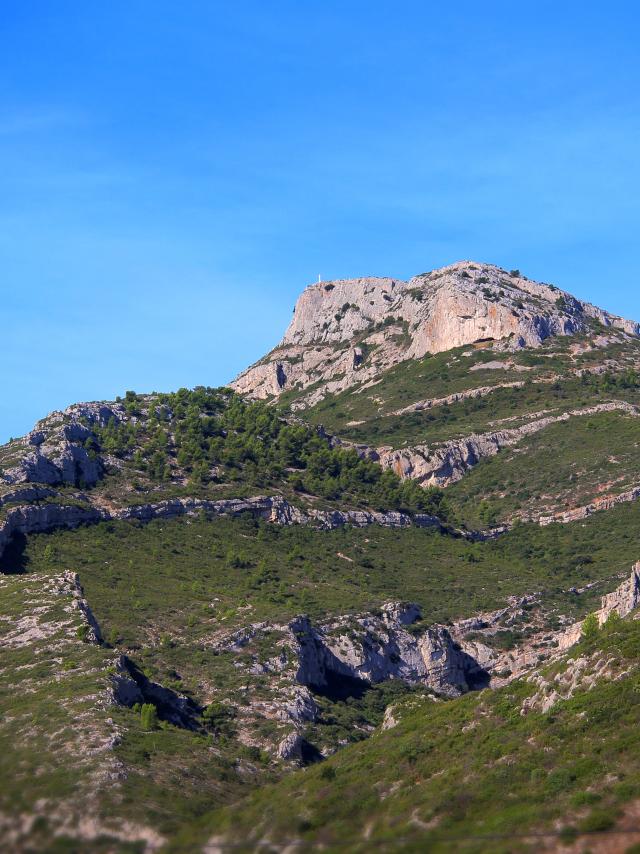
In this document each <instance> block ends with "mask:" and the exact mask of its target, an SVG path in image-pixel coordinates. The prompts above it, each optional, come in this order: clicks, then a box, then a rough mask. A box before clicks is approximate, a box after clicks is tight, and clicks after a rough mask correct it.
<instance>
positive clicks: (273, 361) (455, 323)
mask: <svg viewBox="0 0 640 854" xmlns="http://www.w3.org/2000/svg"><path fill="white" fill-rule="evenodd" d="M592 321H597V322H599V323H600V324H602V325H604V326H609V327H616V328H617V329H620V330H621V331H622V332H624V333H626V334H628V335H633V336H637V335H638V334H639V333H640V326H639V325H638V324H637V323H635V322H633V321H629V320H624V319H623V318H620V317H617V316H614V315H611V314H609V313H608V312H606V311H603V310H602V309H599V308H596V307H595V306H593V305H590V304H589V303H583V302H581V301H579V300H577V299H575V298H574V297H573V296H571V295H570V294H568V293H566V292H565V291H561V290H559V289H558V288H556V287H554V286H552V285H546V284H540V283H537V282H532V281H530V280H529V279H527V278H524V277H523V276H521V275H519V274H517V271H513V273H512V274H511V273H507V272H506V271H504V270H501V269H500V268H499V267H495V266H492V265H483V264H475V263H472V262H468V261H461V262H458V263H455V264H452V265H450V266H448V267H443V268H442V269H439V270H434V271H433V272H431V273H423V274H421V275H418V276H415V277H414V278H412V279H410V280H409V281H400V280H397V279H389V278H362V279H346V280H339V281H333V282H319V283H317V284H313V285H310V286H309V287H308V288H306V289H305V290H304V291H303V293H302V294H301V296H300V297H299V299H298V302H297V304H296V307H295V310H294V316H293V319H292V321H291V323H290V325H289V328H288V329H287V331H286V333H285V335H284V338H283V339H282V341H281V343H280V344H279V345H278V346H277V347H276V348H275V349H274V350H273V351H272V352H271V353H269V354H268V355H267V356H265V357H264V359H262V360H261V361H260V362H258V363H256V364H255V365H253V366H251V367H250V368H248V369H247V370H246V371H244V373H242V374H241V375H240V376H239V377H238V378H237V379H236V380H235V382H234V383H233V386H234V388H235V389H236V390H237V391H238V392H240V393H243V394H250V395H253V396H255V397H259V398H267V397H271V396H279V395H280V394H282V393H283V392H284V391H290V390H292V389H298V390H302V389H305V388H307V387H308V386H310V385H313V384H315V383H321V384H322V387H321V388H314V389H313V392H312V394H311V396H310V397H309V398H308V400H307V401H306V402H308V403H313V402H315V401H316V400H318V399H320V397H322V395H323V394H325V393H327V392H337V391H341V390H343V389H345V388H348V387H350V386H352V385H353V384H355V383H356V382H362V381H366V380H369V379H372V378H373V377H375V376H376V375H377V374H378V373H379V372H380V371H382V370H385V369H387V368H389V367H391V366H392V365H394V364H397V363H398V362H401V361H403V360H405V359H416V358H421V357H422V356H424V355H426V354H427V353H438V352H442V351H444V350H449V349H451V348H453V347H459V346H463V345H468V344H472V343H476V342H482V341H487V340H493V341H501V342H503V343H504V346H505V348H512V349H517V348H521V347H525V346H526V347H537V346H539V345H540V344H541V343H542V341H544V340H545V339H546V338H548V337H550V336H553V335H572V334H575V333H577V332H581V331H584V330H586V329H587V328H588V326H589V323H590V322H592Z"/></svg>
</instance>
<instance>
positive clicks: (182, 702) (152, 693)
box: [111, 655, 199, 729]
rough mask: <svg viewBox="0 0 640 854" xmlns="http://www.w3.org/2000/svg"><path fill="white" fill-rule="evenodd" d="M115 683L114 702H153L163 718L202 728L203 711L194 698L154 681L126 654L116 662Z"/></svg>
mask: <svg viewBox="0 0 640 854" xmlns="http://www.w3.org/2000/svg"><path fill="white" fill-rule="evenodd" d="M111 686H112V687H111V691H112V699H113V702H115V703H118V704H119V705H122V706H133V705H135V704H136V703H141V704H142V703H153V705H154V706H155V707H156V708H157V710H158V715H159V716H160V717H161V718H162V719H163V720H167V721H170V722H171V723H172V724H175V726H179V727H184V728H186V729H196V728H197V727H198V720H197V717H198V711H199V710H198V707H197V706H196V705H195V703H194V702H193V700H190V699H189V698H188V697H185V696H184V695H183V694H179V693H177V692H176V691H172V690H171V689H170V688H165V687H164V686H163V685H159V684H158V683H157V682H152V681H151V680H150V679H148V678H147V677H146V676H145V675H144V673H143V672H142V671H141V670H140V669H139V668H138V667H137V666H136V665H135V664H134V663H133V661H131V659H130V658H128V657H127V656H126V655H121V656H120V657H119V658H118V660H117V662H116V665H115V673H113V674H112V675H111Z"/></svg>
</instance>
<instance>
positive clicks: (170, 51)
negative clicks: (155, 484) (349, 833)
mask: <svg viewBox="0 0 640 854" xmlns="http://www.w3.org/2000/svg"><path fill="white" fill-rule="evenodd" d="M446 5H447V4H444V3H425V2H423V0H421V2H411V0H405V2H403V3H396V4H392V3H389V2H378V0H366V2H359V0H348V2H344V0H339V2H335V0H322V2H313V3H312V2H308V3H307V2H299V0H297V2H278V0H269V2H264V0H251V1H250V2H249V1H248V2H242V0H239V2H235V3H231V2H224V3H222V2H215V0H202V2H195V0H181V2H179V3H178V2H174V0H171V2H168V0H108V2H82V0H73V2H71V0H56V2H49V0H28V2H25V0H4V2H2V4H1V9H0V262H1V268H0V269H1V277H2V278H1V279H0V289H1V299H0V306H1V309H0V311H1V327H0V328H1V337H0V347H1V350H2V374H1V375H2V386H3V388H2V395H0V440H4V439H6V438H8V436H9V435H18V434H20V433H23V432H25V431H26V430H27V429H29V428H30V426H31V424H32V423H33V421H35V420H36V419H37V418H38V417H41V416H42V415H44V414H46V413H47V412H48V411H50V410H52V409H55V408H62V407H64V406H66V405H68V404H69V403H71V402H73V401H76V400H87V399H100V398H112V397H113V396H115V395H116V394H118V393H123V392H124V391H125V390H126V389H127V388H133V389H135V390H138V391H148V390H152V389H159V390H160V389H161V390H170V389H174V388H177V387H179V386H181V385H187V386H193V385H196V384H207V385H217V384H221V383H224V382H226V381H228V380H229V379H231V378H232V377H233V376H234V374H236V373H237V372H238V371H240V370H241V369H242V368H243V367H244V366H246V365H247V364H249V363H250V362H251V361H253V360H255V359H256V358H258V357H259V356H261V355H262V354H263V353H264V352H265V351H267V350H268V349H270V348H271V347H272V346H273V345H274V344H275V343H276V342H277V340H278V339H279V338H280V335H281V333H282V332H283V330H284V328H285V326H286V324H287V323H288V321H289V318H290V316H291V309H292V306H293V303H294V301H295V297H296V295H297V293H298V292H299V291H300V290H301V289H302V288H303V287H304V286H305V285H306V284H307V283H308V282H310V281H312V280H314V279H316V278H317V276H318V274H322V276H323V278H325V279H328V278H332V277H334V278H337V277H348V276H356V275H373V274H376V275H392V276H397V277H409V276H411V275H412V274H414V273H418V272H422V271H424V270H428V269H431V268H433V267H437V266H440V265H443V264H446V263H449V262H451V261H454V260H457V259H461V258H474V259H476V260H480V261H489V262H494V263H497V264H500V265H502V266H505V267H507V268H510V267H519V268H520V269H521V270H522V271H523V272H525V273H526V274H527V275H529V276H531V277H532V278H539V279H542V280H545V281H551V282H555V283H556V284H558V285H560V286H562V287H565V288H567V289H568V290H570V291H572V292H573V293H575V294H576V295H577V296H580V297H582V298H586V299H590V300H591V301H593V302H596V303H599V304H601V305H603V306H604V307H606V308H609V309H611V310H614V311H617V312H619V313H621V314H624V315H628V316H632V317H636V318H638V319H640V289H639V288H638V274H637V255H638V247H637V244H638V233H639V232H640V169H639V163H638V160H639V152H640V145H639V143H640V140H639V133H638V131H639V127H640V110H639V106H640V104H639V101H640V96H639V93H640V73H639V71H640V59H639V56H640V52H639V50H638V31H639V25H640V11H639V9H640V6H639V5H638V3H636V2H616V0H613V2H611V0H610V2H607V3H604V2H589V0H586V2H585V0H583V2H570V0H569V2H566V0H563V2H561V3H558V2H557V0H556V2H544V0H536V2H526V0H520V2H517V3H513V2H504V3H503V2H491V0H487V2H485V3H478V2H477V0H474V2H465V0H462V2H461V0H458V2H457V3H455V4H449V5H450V6H451V9H450V10H447V9H446V8H445V7H446Z"/></svg>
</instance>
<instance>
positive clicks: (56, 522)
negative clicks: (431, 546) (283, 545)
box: [0, 495, 442, 556]
mask: <svg viewBox="0 0 640 854" xmlns="http://www.w3.org/2000/svg"><path fill="white" fill-rule="evenodd" d="M200 511H204V512H206V513H210V514H211V515H214V516H241V515H243V514H245V513H247V514H251V515H253V516H256V517H258V518H261V519H264V520H265V521H268V522H272V523H274V524H277V525H313V526H315V527H318V528H320V529H322V530H333V529H335V528H340V527H343V526H345V525H350V526H353V527H356V528H364V527H367V526H368V525H382V526H384V527H388V528H407V527H410V526H412V525H413V526H416V527H421V528H434V529H436V530H441V528H442V523H441V521H440V520H439V519H438V518H437V517H435V516H429V515H427V514H424V513H418V514H415V515H413V516H410V515H409V514H407V513H400V512H396V511H391V512H388V513H382V512H374V511H369V510H315V509H308V510H305V511H303V510H300V509H299V508H297V507H295V506H294V505H293V504H290V503H289V502H288V501H287V500H286V499H285V498H283V497H282V496H281V495H269V496H263V495H259V496H256V497H253V498H229V499H222V500H220V501H209V500H206V499H199V498H175V499H169V500H166V501H159V502H157V503H155V504H137V505H134V506H131V507H123V508H121V509H117V510H113V511H110V510H106V509H104V508H98V507H95V506H93V505H91V504H90V503H89V502H87V503H86V504H84V503H82V504H81V503H78V504H54V503H46V504H28V505H24V506H19V507H15V508H12V509H10V510H8V511H7V515H6V518H5V520H4V522H2V523H1V524H0V556H1V555H2V553H3V551H4V549H5V548H6V546H7V545H8V543H9V542H10V540H11V538H12V537H13V536H15V534H35V533H42V532H44V531H51V530H54V529H56V528H77V527H78V526H79V525H83V524H91V523H96V522H102V521H109V520H114V519H124V520H130V519H137V520H140V521H142V522H150V521H151V520H152V519H172V518H176V517H179V516H184V515H188V514H194V513H198V512H200Z"/></svg>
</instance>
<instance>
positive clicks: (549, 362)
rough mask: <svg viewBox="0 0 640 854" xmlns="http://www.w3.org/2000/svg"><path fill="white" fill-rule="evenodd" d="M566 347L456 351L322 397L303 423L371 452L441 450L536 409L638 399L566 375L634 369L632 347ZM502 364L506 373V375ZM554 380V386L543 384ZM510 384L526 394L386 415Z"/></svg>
mask: <svg viewBox="0 0 640 854" xmlns="http://www.w3.org/2000/svg"><path fill="white" fill-rule="evenodd" d="M578 340H580V339H578ZM571 341H572V342H573V339H571ZM574 343H575V342H574ZM569 346H570V340H569V339H550V340H549V341H547V342H546V343H545V345H544V346H543V347H541V348H540V349H539V350H535V351H530V350H526V351H522V352H518V353H509V354H507V353H501V352H496V351H494V350H477V351H473V350H470V349H469V348H458V349H456V350H450V351H447V352H446V353H438V354H436V355H434V356H427V357H425V358H424V359H420V360H415V361H407V362H402V363H401V364H399V365H397V366H396V367H394V368H391V369H390V370H389V371H386V372H385V373H384V374H382V376H381V378H380V381H379V382H376V383H375V384H373V385H372V386H370V387H369V388H361V387H358V386H356V387H355V388H352V389H348V390H347V391H344V392H342V393H340V394H337V395H328V396H327V397H326V398H325V399H324V400H322V401H321V402H320V403H318V404H316V405H315V406H313V407H311V408H309V409H305V410H304V413H303V414H304V417H305V419H308V420H309V421H311V422H312V423H314V424H323V425H324V426H325V427H326V428H327V429H328V430H329V431H330V432H334V433H338V434H339V435H340V436H342V437H344V438H346V439H351V440H352V441H355V442H362V443H365V444H371V445H383V444H384V445H392V446H393V447H401V446H403V445H407V444H408V445H411V444H423V443H429V442H441V441H446V440H447V439H451V438H456V437H458V436H461V435H465V434H468V433H471V432H479V431H483V430H488V429H491V427H492V424H493V422H495V421H498V420H500V419H502V418H511V417H513V416H514V415H523V416H525V415H527V414H530V413H534V412H537V411H540V410H541V409H551V410H556V411H558V412H560V411H564V410H566V409H571V408H574V407H576V406H581V405H587V404H589V403H592V402H599V401H602V400H604V399H610V398H611V397H615V396H621V397H623V398H624V399H630V400H633V401H636V400H637V399H638V395H637V393H634V392H631V391H630V390H624V392H622V393H620V392H618V391H617V390H616V391H615V392H611V391H609V392H607V390H606V389H602V388H601V387H599V386H598V384H597V383H596V382H594V383H592V384H586V385H585V384H583V383H582V382H581V381H580V380H579V379H578V378H576V377H572V376H571V375H570V372H571V371H572V370H575V369H586V370H589V369H593V368H594V367H596V366H598V365H602V364H603V363H605V362H610V363H611V366H612V368H613V369H614V370H623V369H626V368H628V367H630V366H633V365H635V364H637V361H638V357H639V356H640V345H639V344H638V342H635V341H631V342H625V343H624V344H611V345H609V346H608V347H604V348H598V349H594V350H589V351H587V352H585V353H580V354H572V353H570V352H569ZM463 354H471V355H463ZM496 361H498V362H503V363H504V364H505V365H507V367H504V368H499V369H487V368H483V367H482V365H484V364H486V363H488V362H496ZM509 364H511V365H513V367H508V365H509ZM614 365H615V366H616V367H614ZM518 366H519V367H520V368H525V369H526V370H521V371H518V370H516V369H515V368H516V367H518ZM558 377H559V378H560V381H559V383H555V384H554V383H549V382H543V381H544V380H550V379H554V378H558ZM514 381H515V382H517V381H525V382H526V386H525V387H524V388H522V389H503V390H496V391H495V392H493V393H492V394H491V395H489V396H488V397H485V398H476V399H470V400H466V401H461V402H458V403H453V404H449V405H447V406H439V407H434V408H432V409H429V410H426V411H423V412H414V413H407V414H404V415H394V414H393V413H394V412H395V411H396V410H399V409H402V408H404V407H406V406H409V405H410V404H413V403H417V402H418V401H421V400H425V399H434V398H441V397H445V396H447V395H450V394H452V393H455V392H462V391H466V390H469V389H474V388H480V387H485V386H496V385H500V384H502V383H507V382H514ZM281 400H282V405H283V406H284V407H286V406H287V405H289V404H290V403H291V402H292V401H291V400H290V399H289V398H288V397H287V396H286V395H283V397H282V399H281ZM351 422H363V423H358V424H352V423H351Z"/></svg>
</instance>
